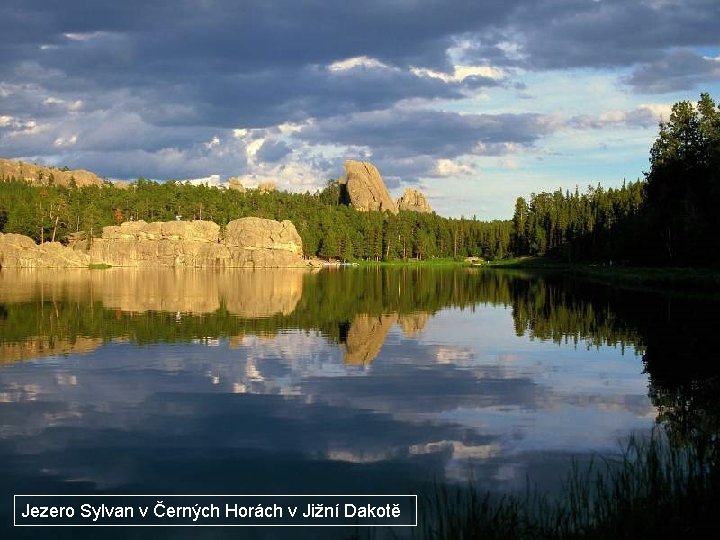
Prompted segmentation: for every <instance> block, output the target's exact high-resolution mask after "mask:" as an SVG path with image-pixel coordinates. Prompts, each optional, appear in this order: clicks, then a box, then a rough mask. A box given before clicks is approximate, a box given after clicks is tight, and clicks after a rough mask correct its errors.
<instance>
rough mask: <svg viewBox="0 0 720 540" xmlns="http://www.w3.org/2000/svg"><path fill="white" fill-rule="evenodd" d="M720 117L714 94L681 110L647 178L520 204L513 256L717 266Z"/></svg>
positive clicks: (663, 127) (662, 132)
mask: <svg viewBox="0 0 720 540" xmlns="http://www.w3.org/2000/svg"><path fill="white" fill-rule="evenodd" d="M719 174H720V109H719V108H718V106H717V105H716V104H715V102H714V101H713V100H712V98H711V97H710V95H709V94H701V96H700V99H699V101H698V102H697V104H696V105H694V106H693V104H692V103H690V102H687V101H683V102H680V103H676V104H675V105H674V106H673V108H672V112H671V114H670V118H669V120H668V121H667V122H661V123H660V128H659V134H658V137H657V139H656V140H655V142H654V144H653V145H652V148H651V149H650V170H649V171H648V172H647V173H645V178H644V179H642V180H638V181H637V182H631V183H628V184H623V186H622V187H621V188H617V189H612V188H611V189H603V188H602V187H600V186H599V185H598V186H597V187H591V188H589V189H588V190H587V191H586V192H585V193H582V194H581V193H579V192H578V191H577V190H575V192H574V193H570V192H565V193H563V192H562V191H560V190H557V191H555V192H553V193H539V194H537V195H536V194H533V195H531V196H530V198H529V200H525V199H524V198H522V197H520V198H518V199H517V202H516V204H515V211H514V215H513V241H512V246H511V251H512V252H514V253H515V254H518V255H555V256H559V257H562V258H563V259H566V260H570V261H573V260H578V259H584V260H603V261H613V260H615V261H618V262H628V263H635V264H653V265H657V264H659V265H677V266H687V265H708V264H717V263H719V262H720V235H718V234H717V231H718V230H719V226H720V212H718V208H720V178H719V177H718V176H719Z"/></svg>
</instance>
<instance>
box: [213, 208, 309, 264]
mask: <svg viewBox="0 0 720 540" xmlns="http://www.w3.org/2000/svg"><path fill="white" fill-rule="evenodd" d="M223 242H224V244H225V245H226V246H227V247H228V248H230V250H229V251H230V256H231V264H226V265H225V266H252V267H261V268H267V267H288V266H305V264H306V263H305V262H304V261H303V260H302V239H301V238H300V235H299V234H298V232H297V230H296V229H295V225H293V224H292V222H291V221H288V220H285V221H282V222H279V221H274V220H272V219H261V218H256V217H246V218H242V219H236V220H234V221H231V222H230V223H228V224H227V227H225V238H224V240H223Z"/></svg>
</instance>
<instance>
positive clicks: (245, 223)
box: [0, 217, 308, 268]
mask: <svg viewBox="0 0 720 540" xmlns="http://www.w3.org/2000/svg"><path fill="white" fill-rule="evenodd" d="M89 244H90V246H89V247H88V242H87V241H86V240H80V241H76V242H75V243H74V244H72V245H71V247H69V248H68V247H64V246H62V245H61V244H59V243H57V242H46V243H45V244H41V245H36V244H35V242H33V240H32V239H30V238H28V237H26V236H22V235H19V234H4V235H3V234H1V233H0V268H2V267H5V268H47V267H65V268H67V267H87V266H88V265H89V264H107V265H110V266H129V267H143V268H151V267H196V268H197V267H213V268H222V267H228V268H230V267H233V268H234V267H240V268H256V267H257V268H270V267H302V266H307V265H308V263H307V261H305V260H303V258H302V239H301V238H300V235H299V234H298V232H297V230H296V229H295V226H294V225H293V224H292V222H290V221H283V222H282V223H281V222H278V221H274V220H271V219H261V218H255V217H248V218H242V219H236V220H234V221H231V222H230V223H228V224H227V227H226V229H225V234H224V236H223V237H222V238H221V237H220V227H219V226H218V225H217V224H216V223H213V222H212V221H166V222H159V221H156V222H153V223H146V222H144V221H126V222H125V223H123V224H122V225H119V226H115V225H112V226H108V227H104V228H103V234H102V238H95V239H93V240H92V242H90V243H89Z"/></svg>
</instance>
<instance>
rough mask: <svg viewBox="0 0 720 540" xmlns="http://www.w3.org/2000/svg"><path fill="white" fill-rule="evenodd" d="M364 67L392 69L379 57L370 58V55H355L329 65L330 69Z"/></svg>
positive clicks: (342, 69)
mask: <svg viewBox="0 0 720 540" xmlns="http://www.w3.org/2000/svg"><path fill="white" fill-rule="evenodd" d="M357 68H364V69H390V66H388V65H386V64H383V63H382V62H381V61H380V60H378V59H377V58H370V57H369V56H355V57H353V58H345V59H344V60H338V61H337V62H333V63H332V64H329V65H328V66H327V69H328V71H333V72H338V71H349V70H352V69H357Z"/></svg>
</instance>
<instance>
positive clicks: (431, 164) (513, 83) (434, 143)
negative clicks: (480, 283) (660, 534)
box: [0, 0, 720, 219]
mask: <svg viewBox="0 0 720 540" xmlns="http://www.w3.org/2000/svg"><path fill="white" fill-rule="evenodd" d="M0 21H2V22H3V24H2V32H0V156H2V157H12V158H22V159H26V160H33V161H38V162H44V163H47V164H53V165H59V166H62V165H67V166H69V167H71V168H86V169H90V170H93V171H95V172H97V173H98V174H100V175H102V176H106V177H109V178H136V177H138V176H145V177H149V178H154V179H159V180H163V179H169V178H193V177H203V176H208V175H210V174H218V175H221V176H222V177H227V176H231V175H237V176H241V177H243V178H244V183H245V184H246V185H249V186H252V185H255V184H257V183H258V182H260V181H267V180H274V181H276V182H277V183H278V185H279V186H280V188H283V189H288V190H291V191H306V190H310V191H314V190H315V189H317V188H320V187H322V186H323V185H324V184H325V183H326V181H327V179H328V178H333V177H337V176H339V175H341V174H342V162H343V160H344V159H346V158H354V159H368V160H371V161H373V162H374V163H375V164H376V165H377V166H378V167H379V168H380V171H381V172H382V173H383V175H384V177H385V179H386V182H387V184H388V186H389V187H390V188H391V191H392V192H393V194H394V195H396V196H397V195H399V194H400V193H401V192H402V190H403V188H405V187H408V186H413V187H419V188H420V189H422V190H423V191H425V192H426V193H427V194H428V196H429V199H430V202H431V204H432V205H433V206H434V208H435V209H436V210H437V211H438V212H439V213H441V214H443V215H448V216H460V215H465V216H472V215H477V217H478V218H482V219H490V218H506V217H509V216H510V215H511V214H512V207H513V201H514V199H515V197H516V196H518V195H527V194H529V193H531V192H538V191H542V190H549V189H554V188H557V187H563V188H568V187H569V188H573V187H574V186H576V185H579V186H580V187H581V188H583V187H584V186H586V185H588V184H591V183H592V184H596V183H597V182H600V183H602V184H603V185H606V186H613V185H618V184H621V183H622V181H623V179H624V178H625V179H627V180H634V179H636V178H638V177H640V176H642V173H643V171H644V170H646V169H647V163H648V161H647V160H648V150H649V147H650V145H651V143H652V141H653V140H654V138H655V135H656V133H657V123H658V121H659V120H660V119H662V118H664V119H667V117H668V114H669V109H670V106H671V105H672V104H673V103H675V102H676V101H680V100H692V101H696V100H697V98H698V97H699V94H700V92H703V91H706V92H709V93H710V94H711V95H712V96H713V97H714V98H716V99H719V98H720V32H719V31H718V21H720V2H718V1H717V0H644V1H633V0H539V1H530V0H502V1H499V0H498V1H496V0H492V1H479V0H462V1H461V0H457V1H441V0H363V1H358V2H353V3H347V2H328V1H327V0H257V1H255V0H184V1H174V2H168V1H167V0H143V1H137V2H136V1H131V0H127V1H123V2H96V1H92V0H65V1H63V2H52V1H42V0H3V2H2V4H0Z"/></svg>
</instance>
